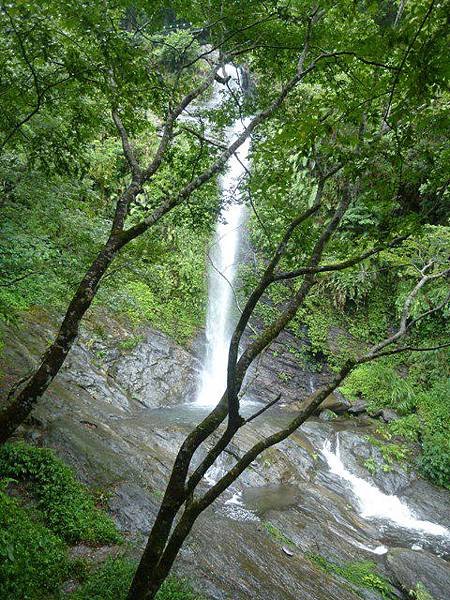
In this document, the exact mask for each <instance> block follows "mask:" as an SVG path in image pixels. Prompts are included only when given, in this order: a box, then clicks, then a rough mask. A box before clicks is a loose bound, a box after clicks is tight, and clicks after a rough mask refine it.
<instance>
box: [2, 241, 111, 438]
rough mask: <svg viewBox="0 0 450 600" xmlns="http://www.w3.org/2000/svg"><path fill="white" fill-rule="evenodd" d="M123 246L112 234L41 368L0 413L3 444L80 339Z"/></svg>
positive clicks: (71, 304) (74, 301)
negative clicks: (84, 322)
mask: <svg viewBox="0 0 450 600" xmlns="http://www.w3.org/2000/svg"><path fill="white" fill-rule="evenodd" d="M120 247H121V242H120V238H118V237H116V236H113V235H111V236H110V238H109V239H108V241H107V242H106V244H105V246H104V247H103V248H102V249H101V251H100V252H99V253H98V255H97V257H96V258H95V260H94V262H93V263H92V265H91V266H90V268H89V270H88V271H87V272H86V274H85V276H84V277H83V279H82V281H81V283H80V285H79V286H78V289H77V291H76V292H75V295H74V296H73V298H72V300H71V302H70V304H69V307H68V309H67V312H66V314H65V317H64V320H63V322H62V324H61V327H60V329H59V331H58V334H57V336H56V338H55V340H54V342H53V343H52V344H51V346H49V348H48V349H47V351H46V352H45V354H44V356H43V358H42V361H41V364H40V365H39V367H38V369H37V370H36V371H35V372H34V373H33V374H32V375H31V377H30V378H28V379H27V380H26V382H25V384H24V385H23V387H22V388H21V389H19V391H17V392H16V393H11V392H10V396H9V397H8V400H9V402H7V403H6V405H5V407H4V408H3V409H2V410H1V411H0V443H4V442H5V441H6V440H7V439H8V437H9V436H10V435H11V434H12V433H14V431H15V430H16V429H17V427H18V426H19V425H20V424H21V423H22V422H23V421H24V420H25V419H26V418H27V417H28V415H29V414H30V412H31V411H32V409H33V407H34V405H35V404H36V402H37V401H38V400H39V398H40V397H41V396H42V394H43V393H44V392H45V390H46V389H47V387H48V386H49V384H50V383H51V381H52V380H53V378H54V377H55V375H56V374H57V373H58V371H59V369H60V368H61V367H62V365H63V364H64V361H65V360H66V356H67V354H68V353H69V351H70V349H71V348H72V346H73V343H74V341H75V339H76V338H77V336H78V330H79V325H80V322H81V319H82V318H83V316H84V314H85V313H86V311H87V309H88V308H89V307H90V306H91V304H92V301H93V299H94V296H95V293H96V291H97V288H98V285H99V283H100V280H101V279H102V277H103V275H104V274H105V272H106V270H107V269H108V267H109V265H110V264H111V262H112V261H113V259H114V257H115V255H116V253H117V252H118V250H119V249H120Z"/></svg>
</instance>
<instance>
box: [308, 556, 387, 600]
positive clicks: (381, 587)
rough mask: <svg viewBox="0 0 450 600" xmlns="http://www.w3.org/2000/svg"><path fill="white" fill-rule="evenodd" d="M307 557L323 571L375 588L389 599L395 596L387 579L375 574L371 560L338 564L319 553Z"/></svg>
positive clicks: (350, 581) (357, 584)
mask: <svg viewBox="0 0 450 600" xmlns="http://www.w3.org/2000/svg"><path fill="white" fill-rule="evenodd" d="M308 558H309V559H310V560H311V561H312V562H313V563H314V564H316V565H317V566H318V567H319V568H320V569H322V571H325V573H330V574H334V575H338V576H339V577H342V578H343V579H345V580H346V581H348V582H349V583H352V584H353V585H355V586H357V587H363V588H367V589H371V590H375V591H377V592H378V593H379V594H381V596H383V598H388V599H389V600H391V599H394V598H395V595H394V592H393V589H392V586H391V584H390V583H389V582H388V581H387V579H384V577H381V575H378V574H377V572H376V568H377V566H376V564H375V563H374V562H372V561H369V560H367V561H366V560H364V561H358V562H349V563H347V564H344V565H338V564H336V563H334V562H332V561H329V560H327V559H326V558H325V557H324V556H321V555H320V554H309V555H308Z"/></svg>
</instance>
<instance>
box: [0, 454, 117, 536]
mask: <svg viewBox="0 0 450 600" xmlns="http://www.w3.org/2000/svg"><path fill="white" fill-rule="evenodd" d="M0 477H12V478H14V479H16V480H18V481H20V482H25V483H29V484H30V491H31V494H32V496H33V498H34V500H35V501H36V508H37V509H38V510H39V512H40V513H41V515H42V520H43V522H44V523H45V525H46V526H47V527H48V528H49V529H50V530H51V531H52V532H53V533H55V534H57V535H59V536H61V537H62V538H63V539H64V540H65V541H67V542H69V543H76V542H79V541H85V542H91V543H117V542H120V541H121V536H120V534H119V532H118V531H117V529H116V526H115V525H114V523H113V521H112V519H111V518H110V517H109V516H108V515H107V514H106V513H105V512H103V511H102V510H100V509H98V508H97V507H96V506H95V502H94V498H93V497H92V495H91V494H90V493H89V491H88V490H87V489H86V488H85V487H84V486H83V485H82V484H81V483H80V482H79V481H78V480H77V479H76V477H75V473H74V471H73V469H71V468H70V467H69V466H68V465H66V464H64V463H63V462H62V461H61V460H60V459H59V458H58V457H57V456H56V455H55V453H54V452H53V451H52V450H50V449H47V448H37V447H35V446H30V445H28V444H25V443H23V442H18V443H14V444H5V445H4V446H3V447H2V448H1V449H0Z"/></svg>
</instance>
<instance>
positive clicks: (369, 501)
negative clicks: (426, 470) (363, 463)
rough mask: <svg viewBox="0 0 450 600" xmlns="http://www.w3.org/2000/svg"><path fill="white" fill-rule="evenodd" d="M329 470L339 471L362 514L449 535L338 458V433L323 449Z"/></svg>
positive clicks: (426, 531) (435, 533)
mask: <svg viewBox="0 0 450 600" xmlns="http://www.w3.org/2000/svg"><path fill="white" fill-rule="evenodd" d="M322 454H323V455H324V457H325V459H326V461H327V463H328V466H329V468H330V471H331V473H334V474H335V475H338V476H339V477H341V478H342V479H344V480H345V481H348V482H349V483H350V485H351V488H352V490H353V493H354V494H355V496H356V498H357V500H358V504H359V509H360V513H361V516H362V517H365V518H378V519H384V520H387V521H391V522H393V523H395V524H396V525H398V526H400V527H404V528H405V529H413V530H416V531H420V532H421V533H426V534H430V535H436V536H445V537H450V531H449V530H448V529H446V528H445V527H443V526H442V525H438V524H436V523H432V522H431V521H422V520H420V519H417V518H416V517H415V516H414V514H413V512H412V511H411V509H410V508H409V507H408V506H407V505H406V504H404V503H403V502H402V501H401V500H400V499H399V498H398V497H397V496H394V495H389V494H384V493H383V492H382V491H381V490H379V489H378V488H377V487H376V486H375V485H373V484H371V483H369V482H368V481H365V480H364V479H361V478H360V477H357V476H356V475H353V473H351V472H350V471H349V470H348V469H346V467H345V465H344V463H343V462H342V459H341V454H340V448H339V436H337V437H336V450H335V451H334V452H333V451H332V450H331V442H330V440H327V441H326V442H325V445H324V447H323V449H322Z"/></svg>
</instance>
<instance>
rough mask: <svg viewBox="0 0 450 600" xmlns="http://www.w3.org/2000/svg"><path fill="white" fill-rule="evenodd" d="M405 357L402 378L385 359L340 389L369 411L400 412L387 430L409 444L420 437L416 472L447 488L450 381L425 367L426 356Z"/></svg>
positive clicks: (356, 373)
mask: <svg viewBox="0 0 450 600" xmlns="http://www.w3.org/2000/svg"><path fill="white" fill-rule="evenodd" d="M443 356H444V355H443ZM410 360H411V361H413V362H411V363H410V369H409V373H408V374H407V375H406V376H403V377H402V376H400V374H399V373H398V372H397V371H396V369H395V364H394V363H392V362H391V361H390V360H385V361H379V362H374V363H368V364H365V365H362V366H360V367H358V368H357V369H355V370H354V371H353V372H352V373H351V374H350V376H349V377H347V379H346V381H345V383H344V385H343V386H341V388H340V390H341V392H342V393H343V394H344V395H345V396H346V397H347V398H349V399H351V400H355V399H356V398H358V397H362V398H364V399H365V400H367V401H368V402H369V410H371V409H373V410H376V409H379V408H382V407H386V406H389V407H391V408H393V409H395V410H397V411H398V412H399V414H400V415H403V416H402V418H401V419H399V420H398V421H394V422H393V423H390V424H389V426H388V427H387V430H388V431H389V433H391V434H393V435H399V436H402V437H404V438H405V439H406V440H407V441H410V442H414V441H418V440H421V444H422V454H421V456H420V457H419V459H418V467H419V469H420V471H421V473H422V474H423V475H424V476H425V477H427V478H428V479H429V480H430V481H432V482H433V483H436V484H438V485H441V486H443V487H446V488H449V489H450V402H449V398H450V379H448V378H445V370H444V372H443V370H442V368H441V369H439V370H437V369H435V370H434V371H433V370H432V369H431V368H430V369H428V366H429V364H428V362H429V360H430V358H429V357H428V358H427V359H425V358H423V357H421V356H420V357H419V356H417V355H414V356H412V357H410ZM439 360H440V357H435V364H438V365H439V364H440V363H439ZM444 369H445V367H444ZM443 373H444V374H443ZM388 450H389V448H388V449H387V451H388ZM385 458H386V457H385ZM394 458H395V457H394ZM400 458H401V457H400Z"/></svg>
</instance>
